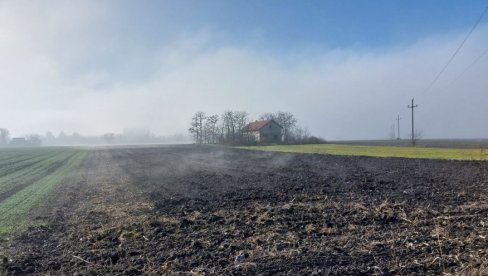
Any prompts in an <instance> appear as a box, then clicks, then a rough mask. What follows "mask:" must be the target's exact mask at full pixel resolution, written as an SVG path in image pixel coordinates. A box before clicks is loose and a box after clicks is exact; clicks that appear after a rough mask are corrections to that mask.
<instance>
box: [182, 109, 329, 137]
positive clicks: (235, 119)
mask: <svg viewBox="0 0 488 276" xmlns="http://www.w3.org/2000/svg"><path fill="white" fill-rule="evenodd" d="M259 120H274V121H276V122H277V123H278V124H279V125H280V126H281V127H282V139H281V140H282V141H283V143H289V144H300V143H320V142H324V140H322V139H320V138H317V137H313V136H311V135H310V132H309V131H308V129H307V128H305V127H300V126H299V125H298V120H297V119H296V118H295V116H294V115H293V114H292V113H290V112H283V111H277V112H275V113H269V112H268V113H264V114H262V115H261V116H259ZM250 122H252V120H251V119H250V118H249V114H248V113H247V112H245V111H235V110H227V111H224V113H222V114H221V115H220V116H219V115H216V114H214V115H207V114H205V112H201V111H199V112H196V113H195V115H193V117H192V119H191V122H190V128H189V129H188V131H189V133H190V135H191V137H192V138H193V141H194V142H195V143H198V144H217V143H220V144H243V143H246V141H247V140H246V139H245V137H244V135H243V128H244V127H245V126H246V125H248V124H249V123H250Z"/></svg>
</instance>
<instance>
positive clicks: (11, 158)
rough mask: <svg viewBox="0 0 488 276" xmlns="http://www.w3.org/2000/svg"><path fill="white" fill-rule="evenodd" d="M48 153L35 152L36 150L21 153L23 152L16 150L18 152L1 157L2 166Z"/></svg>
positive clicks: (0, 164)
mask: <svg viewBox="0 0 488 276" xmlns="http://www.w3.org/2000/svg"><path fill="white" fill-rule="evenodd" d="M45 154H46V153H45V152H44V151H40V152H39V151H36V152H35V153H34V152H30V153H29V152H25V153H21V152H16V153H12V154H11V155H8V156H3V157H2V158H0V168H2V167H4V166H7V165H9V164H11V163H12V162H20V161H24V160H29V159H32V158H35V157H38V156H42V155H45Z"/></svg>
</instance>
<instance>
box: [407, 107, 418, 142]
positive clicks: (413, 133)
mask: <svg viewBox="0 0 488 276" xmlns="http://www.w3.org/2000/svg"><path fill="white" fill-rule="evenodd" d="M413 102H414V98H412V105H409V106H408V108H411V109H412V146H414V147H415V125H414V117H413V109H414V108H416V107H418V105H414V104H413Z"/></svg>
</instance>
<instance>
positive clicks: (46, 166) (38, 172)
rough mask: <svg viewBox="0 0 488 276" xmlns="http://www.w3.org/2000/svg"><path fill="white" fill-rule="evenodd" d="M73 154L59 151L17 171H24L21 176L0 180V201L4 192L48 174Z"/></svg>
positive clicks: (72, 152) (73, 152)
mask: <svg viewBox="0 0 488 276" xmlns="http://www.w3.org/2000/svg"><path fill="white" fill-rule="evenodd" d="M75 154H76V152H75V151H70V152H65V153H60V154H58V155H56V156H53V157H52V158H49V159H47V160H45V161H43V162H42V163H40V164H38V165H37V166H35V167H29V168H26V169H24V170H23V171H19V173H22V172H24V174H22V175H21V176H15V177H9V178H8V179H5V180H2V181H0V202H1V201H2V200H3V199H4V197H5V195H4V194H5V193H8V192H9V191H13V190H16V189H17V188H19V187H22V186H25V185H28V184H30V183H33V182H35V181H36V180H38V179H39V178H42V177H43V176H44V175H46V174H49V173H50V171H51V170H52V169H56V168H57V167H60V166H62V164H63V163H65V162H67V161H68V159H69V158H71V157H72V156H73V155H75Z"/></svg>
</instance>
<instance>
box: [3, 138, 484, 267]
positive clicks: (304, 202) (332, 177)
mask: <svg viewBox="0 0 488 276" xmlns="http://www.w3.org/2000/svg"><path fill="white" fill-rule="evenodd" d="M43 210H45V211H44V213H43V214H42V216H45V217H46V218H47V219H48V220H49V221H50V223H49V224H48V226H46V227H36V228H31V229H29V230H28V231H27V232H26V233H23V234H21V235H19V236H17V237H16V238H15V239H14V240H13V241H12V242H11V246H10V250H9V256H7V257H8V258H6V260H4V261H3V266H4V270H6V271H7V273H8V274H25V273H35V274H38V273H42V274H43V273H46V272H52V273H54V274H62V273H66V274H141V273H154V274H168V273H173V274H178V273H181V274H185V273H195V274H276V273H278V274H292V275H296V274H317V275H322V274H339V275H348V274H355V275H357V274H442V273H452V274H474V275H483V274H487V273H488V240H487V238H488V164H487V163H480V162H458V161H436V160H414V159H399V158H397V159H378V158H367V157H341V156H325V155H300V154H285V153H265V152H252V151H245V150H237V149H229V148H220V147H196V146H172V147H153V148H149V147H147V148H142V147H141V148H112V149H103V150H102V149H99V150H93V151H92V152H91V153H90V155H89V157H88V158H87V160H86V161H85V163H84V165H83V168H82V169H81V170H80V172H78V174H76V175H74V176H73V177H72V178H70V180H69V181H67V183H66V185H65V186H64V187H63V189H62V190H60V191H59V194H58V195H57V197H54V198H53V199H52V200H51V201H50V202H49V204H47V205H46V206H44V208H43ZM9 259H10V260H9Z"/></svg>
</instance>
